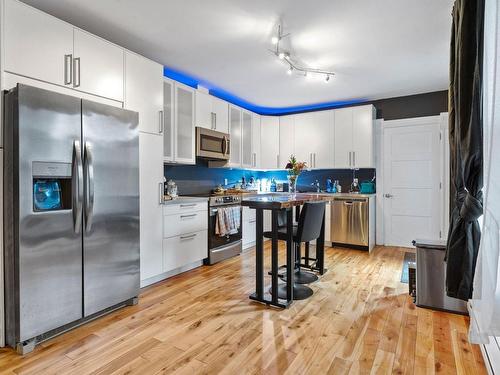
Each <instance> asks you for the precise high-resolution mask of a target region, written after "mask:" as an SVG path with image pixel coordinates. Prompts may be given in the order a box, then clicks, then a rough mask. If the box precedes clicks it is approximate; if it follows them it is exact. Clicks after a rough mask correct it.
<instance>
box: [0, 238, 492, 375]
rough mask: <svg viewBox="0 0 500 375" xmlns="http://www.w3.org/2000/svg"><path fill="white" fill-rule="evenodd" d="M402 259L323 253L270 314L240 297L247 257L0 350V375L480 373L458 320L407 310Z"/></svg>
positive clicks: (387, 251) (383, 252)
mask: <svg viewBox="0 0 500 375" xmlns="http://www.w3.org/2000/svg"><path fill="white" fill-rule="evenodd" d="M268 250H269V249H267V254H266V260H267V261H269V254H268ZM404 251H405V250H403V249H398V248H386V247H380V248H377V249H376V250H375V251H374V252H373V253H372V254H371V255H368V254H367V253H366V252H362V251H355V250H346V249H332V248H329V249H327V255H326V266H327V268H328V272H327V273H326V274H325V275H324V276H323V277H322V278H320V280H319V281H318V282H316V283H314V284H312V288H313V289H314V292H315V293H314V295H313V296H312V297H311V298H310V299H308V300H306V301H297V302H295V303H294V304H293V305H292V307H291V308H290V309H288V310H276V309H270V308H267V307H265V306H263V305H260V304H258V303H255V302H252V301H250V300H249V299H248V295H249V294H250V293H251V292H252V291H253V287H254V251H253V250H252V251H250V252H246V253H244V254H243V255H242V256H240V257H236V258H233V259H231V260H229V261H226V262H224V263H222V264H218V265H215V266H211V267H201V268H199V269H196V270H193V271H190V272H187V273H184V274H182V275H179V276H176V277H173V278H171V279H169V280H166V281H164V282H161V283H158V284H156V285H154V286H152V287H149V288H147V289H145V290H143V292H142V293H141V296H140V301H139V304H138V305H137V306H132V307H127V308H124V309H121V310H118V311H116V312H114V313H112V314H110V315H108V316H105V317H103V318H100V319H98V320H96V321H93V322H91V323H89V324H87V325H84V326H82V327H80V328H77V329H75V330H73V331H70V332H68V333H66V334H64V335H61V336H59V337H56V338H54V339H52V340H50V341H47V342H45V343H43V344H41V345H40V346H39V347H38V348H37V349H36V350H35V352H33V353H31V354H29V355H27V356H25V357H20V356H17V355H16V354H15V353H14V352H13V351H12V350H11V349H2V350H1V351H0V373H1V374H8V373H16V374H89V373H94V374H111V373H113V374H157V373H176V374H219V373H220V374H244V373H252V374H258V373H264V374H282V373H286V374H348V373H349V374H358V373H360V374H382V373H396V374H432V373H443V374H456V373H457V374H472V373H474V374H486V370H485V368H484V364H483V360H482V357H481V353H480V350H479V347H478V346H476V345H470V344H469V342H468V340H467V327H468V318H466V317H463V316H460V315H453V314H447V313H443V312H435V311H431V310H426V309H420V308H416V307H415V306H414V305H413V303H412V302H411V300H410V298H409V297H408V296H407V294H406V292H407V284H401V283H400V282H399V280H400V277H401V267H402V261H403V257H404ZM280 257H282V258H284V254H283V251H281V254H280Z"/></svg>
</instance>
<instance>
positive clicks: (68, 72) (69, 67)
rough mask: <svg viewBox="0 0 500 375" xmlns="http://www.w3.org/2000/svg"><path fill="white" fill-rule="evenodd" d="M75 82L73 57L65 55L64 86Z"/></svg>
mask: <svg viewBox="0 0 500 375" xmlns="http://www.w3.org/2000/svg"><path fill="white" fill-rule="evenodd" d="M71 82H73V55H72V54H69V55H64V84H65V85H71Z"/></svg>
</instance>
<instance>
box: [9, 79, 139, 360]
mask: <svg viewBox="0 0 500 375" xmlns="http://www.w3.org/2000/svg"><path fill="white" fill-rule="evenodd" d="M4 103H5V107H4V109H5V110H4V135H5V137H4V138H5V139H4V143H5V161H4V167H5V168H4V181H5V185H4V232H5V252H4V253H5V282H6V295H5V308H6V341H7V344H8V345H10V346H12V347H16V348H17V350H18V351H19V352H21V353H23V352H27V351H29V350H31V349H32V348H33V347H34V344H36V343H37V342H39V341H41V340H43V339H45V338H47V337H50V336H53V335H54V334H57V333H59V332H61V331H64V330H67V329H69V328H71V327H73V326H75V325H77V324H81V323H82V322H85V321H87V320H89V319H92V318H94V317H95V316H98V315H100V314H102V313H104V312H107V311H109V310H112V309H115V308H117V307H119V306H120V305H124V304H127V303H128V304H130V303H134V302H136V301H137V300H136V297H137V295H138V294H139V133H138V114H137V113H136V112H131V111H127V110H123V109H120V108H115V107H111V106H107V105H103V104H99V103H94V102H91V101H88V100H82V99H79V98H75V97H71V96H67V95H61V94H58V93H54V92H51V91H46V90H42V89H38V88H34V87H30V86H26V85H18V86H17V87H16V88H14V89H12V90H10V91H8V92H7V93H5V95H4Z"/></svg>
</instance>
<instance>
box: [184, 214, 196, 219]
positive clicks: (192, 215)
mask: <svg viewBox="0 0 500 375" xmlns="http://www.w3.org/2000/svg"><path fill="white" fill-rule="evenodd" d="M195 216H198V214H191V215H181V219H187V218H190V217H195Z"/></svg>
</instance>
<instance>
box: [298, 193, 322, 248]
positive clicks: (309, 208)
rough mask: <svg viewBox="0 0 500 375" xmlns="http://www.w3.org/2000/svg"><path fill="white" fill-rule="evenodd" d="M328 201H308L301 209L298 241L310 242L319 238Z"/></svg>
mask: <svg viewBox="0 0 500 375" xmlns="http://www.w3.org/2000/svg"><path fill="white" fill-rule="evenodd" d="M325 207H326V202H324V201H323V202H321V201H320V202H306V203H304V206H303V207H302V210H301V211H300V218H299V225H298V228H297V242H299V243H300V242H309V241H313V240H315V239H317V238H318V237H319V235H320V232H321V225H322V224H323V218H324V216H325Z"/></svg>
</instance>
